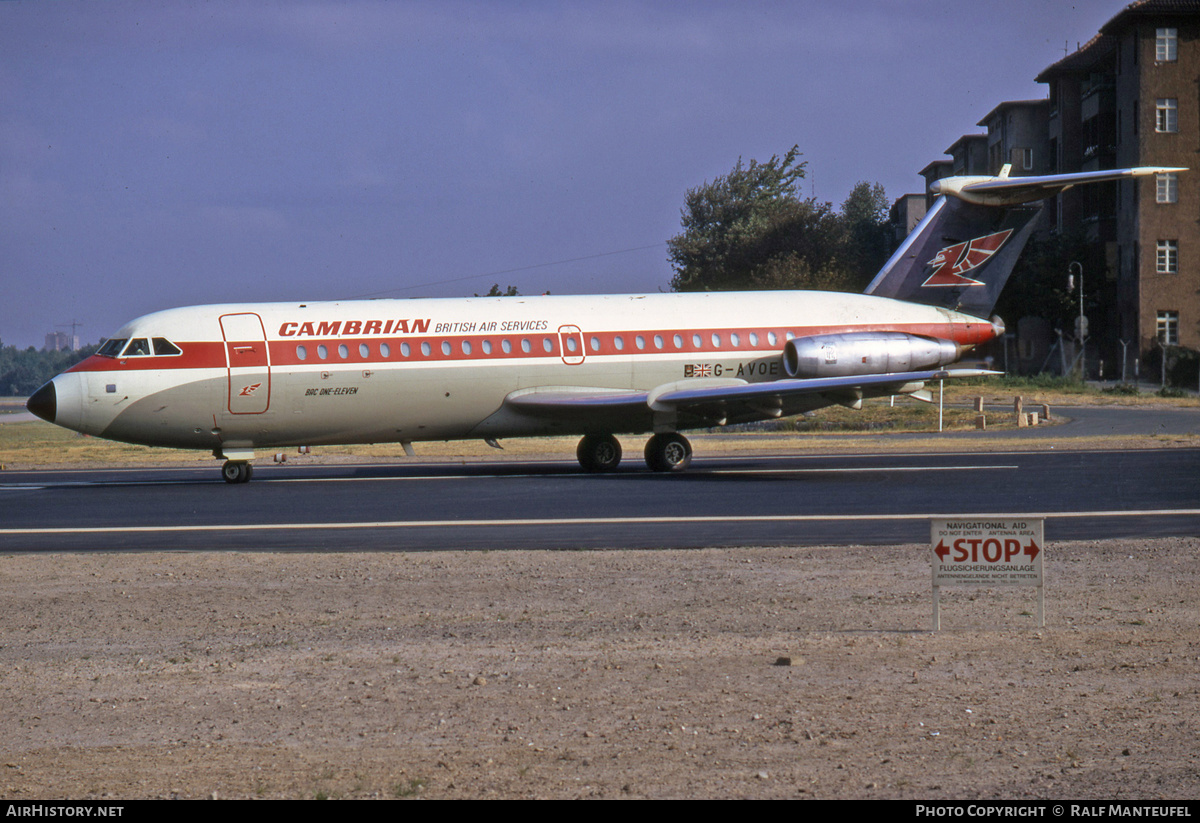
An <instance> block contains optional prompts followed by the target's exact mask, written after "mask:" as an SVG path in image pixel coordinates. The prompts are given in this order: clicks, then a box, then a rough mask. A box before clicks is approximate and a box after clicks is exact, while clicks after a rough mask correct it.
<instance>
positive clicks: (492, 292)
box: [475, 283, 521, 297]
mask: <svg viewBox="0 0 1200 823" xmlns="http://www.w3.org/2000/svg"><path fill="white" fill-rule="evenodd" d="M475 296H476V297H478V296H479V293H478V292H476V293H475ZM520 296H521V293H520V292H519V291H517V287H516V286H509V287H508V288H506V289H505V290H504V291H500V284H499V283H493V284H492V287H491V288H490V289H488V293H487V294H485V295H484V297H520Z"/></svg>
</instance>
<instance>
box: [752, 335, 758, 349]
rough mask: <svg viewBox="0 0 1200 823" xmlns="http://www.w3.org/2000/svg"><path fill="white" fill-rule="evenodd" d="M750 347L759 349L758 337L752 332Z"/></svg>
mask: <svg viewBox="0 0 1200 823" xmlns="http://www.w3.org/2000/svg"><path fill="white" fill-rule="evenodd" d="M750 345H751V346H753V347H754V348H758V335H757V334H755V333H754V332H750Z"/></svg>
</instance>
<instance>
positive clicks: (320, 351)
mask: <svg viewBox="0 0 1200 823" xmlns="http://www.w3.org/2000/svg"><path fill="white" fill-rule="evenodd" d="M328 356H329V349H327V348H325V344H324V343H322V344H321V345H319V346H317V357H319V358H321V359H322V360H324V359H325V358H326V357H328Z"/></svg>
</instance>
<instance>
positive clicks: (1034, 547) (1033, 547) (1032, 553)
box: [1025, 539, 1041, 560]
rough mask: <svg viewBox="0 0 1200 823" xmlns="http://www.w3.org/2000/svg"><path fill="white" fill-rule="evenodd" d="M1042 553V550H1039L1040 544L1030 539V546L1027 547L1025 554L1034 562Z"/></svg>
mask: <svg viewBox="0 0 1200 823" xmlns="http://www.w3.org/2000/svg"><path fill="white" fill-rule="evenodd" d="M1040 553H1041V549H1040V548H1038V544H1037V543H1034V542H1033V540H1032V539H1030V541H1029V545H1028V546H1026V547H1025V554H1027V555H1029V559H1030V560H1033V559H1034V558H1036V557H1037V556H1038V554H1040Z"/></svg>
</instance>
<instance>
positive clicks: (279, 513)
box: [0, 449, 1200, 552]
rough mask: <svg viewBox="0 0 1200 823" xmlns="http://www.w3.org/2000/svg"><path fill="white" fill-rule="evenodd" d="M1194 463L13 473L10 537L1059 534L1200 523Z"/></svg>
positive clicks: (227, 540)
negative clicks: (243, 476) (954, 530)
mask: <svg viewBox="0 0 1200 823" xmlns="http://www.w3.org/2000/svg"><path fill="white" fill-rule="evenodd" d="M1197 477H1200V450H1196V449H1163V450H1153V451H1150V450H1147V451H1079V452H1074V451H1067V452H1038V453H1005V454H995V453H992V454H962V453H954V454H910V455H895V454H886V455H884V454H875V455H839V456H820V457H815V456H798V457H797V456H777V457H771V456H754V457H726V458H700V459H697V460H696V461H695V462H694V463H693V466H692V469H691V470H689V471H688V472H687V473H684V474H681V475H661V474H654V473H651V472H649V471H646V470H645V469H644V468H641V467H640V466H639V465H638V464H637V463H635V462H634V461H632V460H631V461H630V462H629V467H628V468H627V469H623V470H622V471H618V472H616V473H613V474H608V475H589V474H584V473H581V472H579V471H578V467H577V465H576V464H575V463H574V461H569V462H568V461H566V460H563V461H544V462H504V463H491V464H489V463H473V464H469V465H458V464H455V465H450V464H445V463H442V464H433V463H419V462H413V463H401V464H388V465H377V466H313V465H307V466H302V465H295V464H291V465H285V466H276V465H272V464H265V465H260V466H258V467H257V468H256V473H255V478H254V481H253V482H251V483H250V484H247V485H240V486H229V485H226V484H225V483H223V482H221V481H220V479H219V478H218V473H217V471H216V467H215V465H214V466H209V467H205V468H203V469H198V468H197V469H193V468H187V469H125V470H108V471H71V472H48V471H47V472H6V473H4V474H3V475H2V476H0V481H2V482H0V551H6V552H14V551H98V550H126V551H129V550H132V551H138V550H162V549H169V550H171V549H173V550H203V551H212V550H269V551H308V550H315V551H356V550H383V551H434V550H443V549H475V550H512V549H535V548H536V549H587V548H625V549H631V548H701V547H710V546H712V547H715V546H745V545H760V546H761V545H797V546H814V545H834V546H836V545H851V544H890V543H906V542H924V541H926V540H928V538H929V520H930V519H933V518H940V517H950V518H964V517H987V516H996V515H1020V516H1031V517H1045V518H1046V538H1047V540H1078V539H1099V538H1106V537H1119V536H1146V537H1161V536H1173V535H1178V536H1195V535H1198V534H1200V485H1198V484H1197V482H1196V478H1197Z"/></svg>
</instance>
